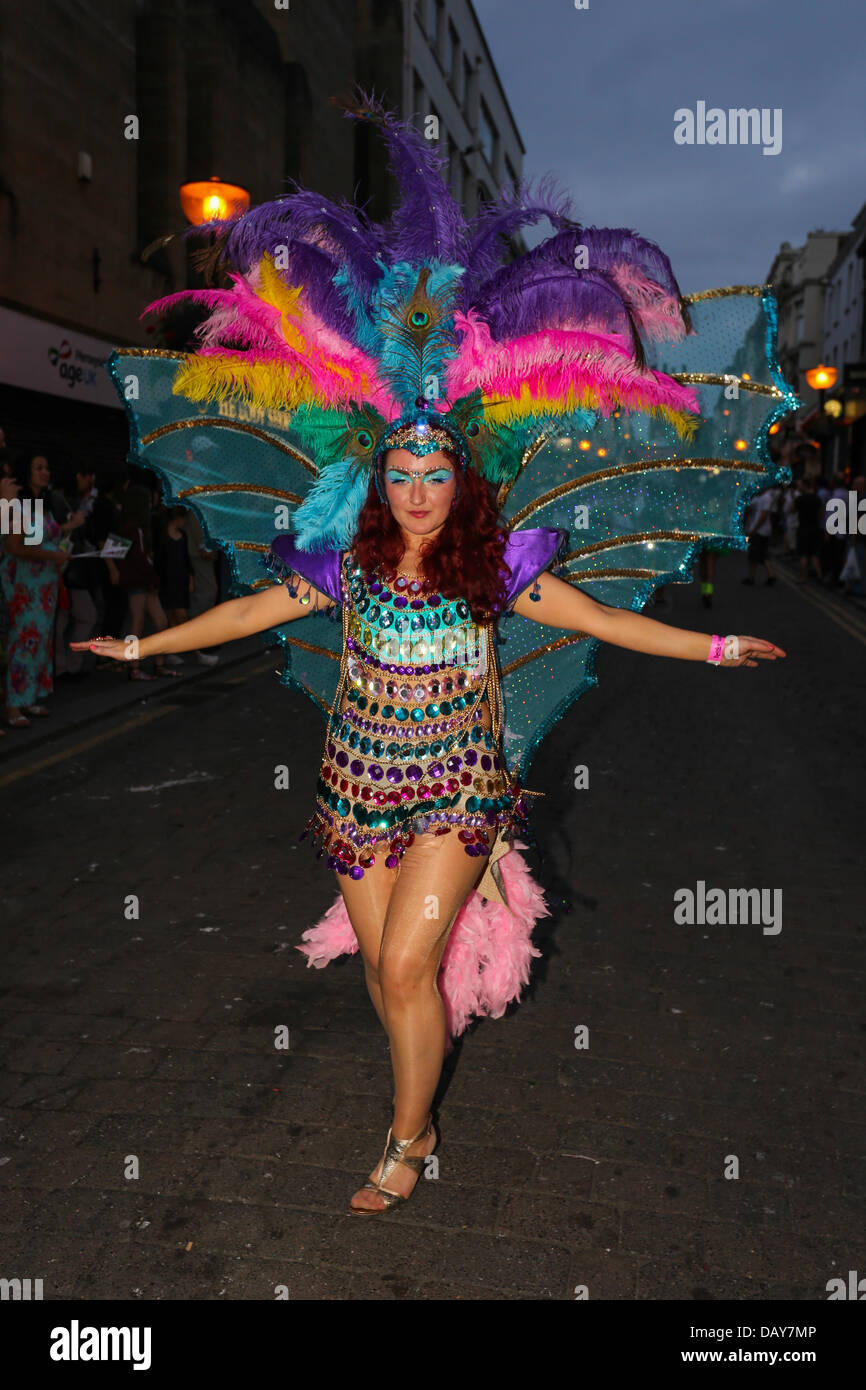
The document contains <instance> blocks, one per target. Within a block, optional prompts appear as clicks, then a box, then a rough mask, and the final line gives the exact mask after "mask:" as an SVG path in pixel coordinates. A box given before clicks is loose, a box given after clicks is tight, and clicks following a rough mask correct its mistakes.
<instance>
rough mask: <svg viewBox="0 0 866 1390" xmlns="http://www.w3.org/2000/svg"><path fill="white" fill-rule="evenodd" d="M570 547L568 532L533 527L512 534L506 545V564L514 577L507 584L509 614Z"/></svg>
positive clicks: (551, 528) (552, 528) (546, 527)
mask: <svg viewBox="0 0 866 1390" xmlns="http://www.w3.org/2000/svg"><path fill="white" fill-rule="evenodd" d="M567 543H568V532H567V531H564V530H562V529H561V528H559V527H553V526H534V527H531V528H529V529H528V530H526V531H512V532H511V534H510V535H509V537H508V540H507V542H506V545H505V556H504V559H505V563H506V564H507V565H508V566H510V569H511V577H510V578H509V579H508V580H506V585H505V589H506V593H507V595H508V602H507V610H506V611H510V610H511V608H512V605H513V604H514V603H516V601H517V599H518V598H519V597H520V595H521V594H522V593H523V590H524V589H525V588H527V587H528V585H530V584H531V583H532V581H533V580H534V579H536V578H537V577H538V575H539V574H541V573H542V572H543V571H544V570H546V569H549V568H550V566H551V564H552V563H553V561H554V560H555V559H556V557H557V555H558V554H559V552H560V550H564V549H565V546H566V545H567Z"/></svg>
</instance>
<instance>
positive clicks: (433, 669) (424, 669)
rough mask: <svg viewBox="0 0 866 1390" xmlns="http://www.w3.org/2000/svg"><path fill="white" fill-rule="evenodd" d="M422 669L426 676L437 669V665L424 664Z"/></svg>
mask: <svg viewBox="0 0 866 1390" xmlns="http://www.w3.org/2000/svg"><path fill="white" fill-rule="evenodd" d="M421 669H422V671H423V672H424V675H425V676H429V674H430V672H431V671H435V670H436V667H435V666H422V668H421Z"/></svg>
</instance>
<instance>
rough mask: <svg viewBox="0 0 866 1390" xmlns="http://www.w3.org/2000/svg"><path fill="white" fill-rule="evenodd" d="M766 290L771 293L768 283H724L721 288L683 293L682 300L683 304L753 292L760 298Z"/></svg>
mask: <svg viewBox="0 0 866 1390" xmlns="http://www.w3.org/2000/svg"><path fill="white" fill-rule="evenodd" d="M768 292H769V293H772V288H771V286H770V285H726V286H725V287H724V288H723V289H717V290H698V291H697V293H696V294H684V295H683V296H682V300H683V303H684V304H698V303H699V302H700V300H702V299H724V298H725V296H726V295H735V294H753V295H755V296H756V297H757V298H759V299H760V298H762V297H763V296H764V295H765V294H767V293H768Z"/></svg>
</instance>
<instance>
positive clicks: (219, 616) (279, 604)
mask: <svg viewBox="0 0 866 1390" xmlns="http://www.w3.org/2000/svg"><path fill="white" fill-rule="evenodd" d="M303 597H304V598H306V597H307V590H306V589H305V590H304V594H303ZM330 603H331V600H330V599H329V598H328V597H327V595H326V594H323V593H321V592H320V590H318V589H314V588H313V587H312V586H310V589H309V602H308V603H302V602H301V598H300V596H299V597H297V598H292V596H291V594H290V593H289V589H288V585H287V584H273V585H271V586H269V587H268V588H267V589H262V590H261V592H260V593H257V594H247V595H246V596H245V597H244V598H233V599H229V601H228V602H227V603H219V604H217V606H216V607H215V608H209V609H208V611H207V612H206V613H202V614H201V615H200V616H199V617H198V618H191V619H190V620H189V622H187V623H180V624H179V625H178V626H177V627H167V628H166V629H165V631H164V632H154V633H153V634H152V635H151V636H150V637H142V638H140V639H138V643H137V647H136V645H135V639H132V638H127V639H113V640H112V639H109V638H102V639H101V640H99V641H97V640H95V639H92V640H91V641H89V642H70V644H69V645H70V646H71V647H73V648H74V649H75V650H76V651H85V650H87V648H88V647H91V648H92V649H93V650H94V651H97V652H99V654H100V656H110V657H114V659H115V661H123V660H124V659H126V660H138V659H139V658H140V659H141V660H142V661H143V660H145V658H146V657H149V656H161V655H163V654H167V653H169V652H194V651H198V650H199V649H200V648H202V647H218V646H220V645H221V643H223V642H234V641H236V640H237V639H238V638H239V637H250V636H252V634H253V633H255V632H266V631H267V629H268V628H269V627H279V626H280V625H281V624H282V623H290V622H293V621H294V619H296V618H304V617H306V615H307V614H308V613H315V612H316V610H317V608H325V607H327V606H328V605H329V604H330Z"/></svg>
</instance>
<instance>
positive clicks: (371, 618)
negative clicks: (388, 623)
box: [367, 603, 379, 623]
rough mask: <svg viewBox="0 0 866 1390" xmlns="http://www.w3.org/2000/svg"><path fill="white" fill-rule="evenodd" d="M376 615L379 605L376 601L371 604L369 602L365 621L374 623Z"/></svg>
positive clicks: (377, 614)
mask: <svg viewBox="0 0 866 1390" xmlns="http://www.w3.org/2000/svg"><path fill="white" fill-rule="evenodd" d="M378 616H379V605H378V603H371V604H370V609H369V612H368V613H367V622H368V623H374V622H375V621H376V619H377V618H378Z"/></svg>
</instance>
